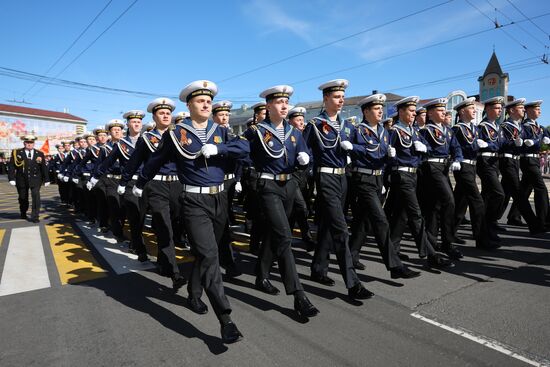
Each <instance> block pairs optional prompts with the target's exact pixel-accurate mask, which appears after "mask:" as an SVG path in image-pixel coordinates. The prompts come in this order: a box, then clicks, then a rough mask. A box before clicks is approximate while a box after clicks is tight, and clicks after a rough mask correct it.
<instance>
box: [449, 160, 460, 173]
mask: <svg viewBox="0 0 550 367" xmlns="http://www.w3.org/2000/svg"><path fill="white" fill-rule="evenodd" d="M451 171H452V172H454V171H460V162H453V163H451Z"/></svg>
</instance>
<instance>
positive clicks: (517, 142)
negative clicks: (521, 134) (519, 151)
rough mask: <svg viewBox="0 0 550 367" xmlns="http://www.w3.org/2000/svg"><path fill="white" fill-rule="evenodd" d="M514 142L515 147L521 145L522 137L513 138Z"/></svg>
mask: <svg viewBox="0 0 550 367" xmlns="http://www.w3.org/2000/svg"><path fill="white" fill-rule="evenodd" d="M514 144H515V145H516V147H521V146H522V145H523V139H522V138H517V139H514Z"/></svg>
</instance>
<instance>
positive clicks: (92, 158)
mask: <svg viewBox="0 0 550 367" xmlns="http://www.w3.org/2000/svg"><path fill="white" fill-rule="evenodd" d="M93 133H94V135H95V137H96V144H95V145H92V146H90V147H88V148H89V149H88V151H87V152H86V156H84V158H83V159H82V162H81V164H84V165H86V170H84V169H82V171H83V172H85V173H86V175H85V176H86V181H87V182H86V188H87V189H88V191H89V192H90V194H91V200H94V203H95V205H96V208H97V209H96V219H97V231H98V232H102V233H107V232H109V208H108V206H107V188H106V187H105V182H104V181H103V180H99V181H98V182H96V183H95V184H94V185H92V183H91V182H90V181H91V179H92V175H93V173H94V171H95V168H96V166H97V165H99V164H100V163H101V161H100V160H99V159H100V156H101V151H102V150H103V149H104V147H105V145H106V144H107V141H108V131H107V130H106V129H105V128H104V127H103V126H101V127H97V128H95V129H94V130H93Z"/></svg>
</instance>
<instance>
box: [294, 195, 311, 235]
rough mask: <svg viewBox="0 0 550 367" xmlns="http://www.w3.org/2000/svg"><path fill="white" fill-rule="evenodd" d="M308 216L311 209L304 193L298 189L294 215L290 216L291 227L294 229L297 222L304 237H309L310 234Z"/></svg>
mask: <svg viewBox="0 0 550 367" xmlns="http://www.w3.org/2000/svg"><path fill="white" fill-rule="evenodd" d="M308 216H309V211H308V208H307V203H306V201H305V199H304V196H303V193H302V191H301V190H296V196H295V198H294V205H293V208H292V215H291V217H290V227H291V229H293V228H294V225H295V223H298V227H299V228H300V234H301V235H302V238H303V239H305V238H307V237H308V236H309V235H310V229H309V222H308V221H307V218H308Z"/></svg>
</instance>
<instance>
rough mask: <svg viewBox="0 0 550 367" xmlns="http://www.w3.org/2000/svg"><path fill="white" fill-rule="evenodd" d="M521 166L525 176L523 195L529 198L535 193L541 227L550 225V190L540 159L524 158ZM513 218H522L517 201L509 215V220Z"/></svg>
mask: <svg viewBox="0 0 550 367" xmlns="http://www.w3.org/2000/svg"><path fill="white" fill-rule="evenodd" d="M519 166H520V168H521V172H522V174H523V175H522V177H521V182H520V186H521V190H522V192H523V195H524V196H525V197H527V198H529V196H531V192H532V191H533V190H534V191H535V212H536V215H537V219H538V222H539V225H540V226H545V225H548V221H549V220H550V218H549V217H548V208H549V205H548V189H547V188H546V185H545V183H544V179H543V178H542V173H541V171H540V163H539V159H538V158H534V157H525V158H523V157H522V158H520V160H519ZM512 218H513V219H519V218H521V214H520V212H519V208H518V205H517V204H516V202H515V201H514V202H513V203H512V207H511V208H510V212H509V213H508V219H512Z"/></svg>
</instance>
